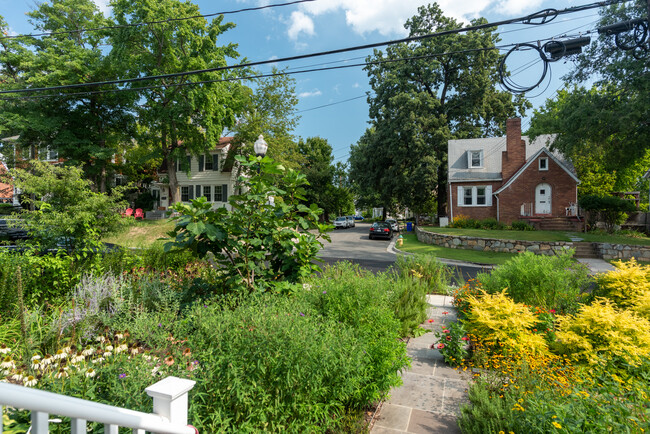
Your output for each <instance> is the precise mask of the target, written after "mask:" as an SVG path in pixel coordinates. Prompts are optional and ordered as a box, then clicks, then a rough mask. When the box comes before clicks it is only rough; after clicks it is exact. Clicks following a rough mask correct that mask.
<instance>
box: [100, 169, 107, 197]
mask: <svg viewBox="0 0 650 434" xmlns="http://www.w3.org/2000/svg"><path fill="white" fill-rule="evenodd" d="M99 192H100V193H106V162H102V168H101V170H100V172H99Z"/></svg>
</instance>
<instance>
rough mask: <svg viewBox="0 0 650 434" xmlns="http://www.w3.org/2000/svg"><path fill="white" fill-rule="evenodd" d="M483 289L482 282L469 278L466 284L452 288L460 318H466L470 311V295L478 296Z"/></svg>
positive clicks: (454, 302)
mask: <svg viewBox="0 0 650 434" xmlns="http://www.w3.org/2000/svg"><path fill="white" fill-rule="evenodd" d="M482 289H483V285H482V284H481V282H479V281H478V280H477V279H469V281H467V283H466V284H465V285H463V286H461V287H459V288H456V289H454V290H452V292H451V295H452V297H453V298H454V301H453V306H454V307H455V308H456V314H457V315H458V319H460V320H464V319H466V318H467V315H469V311H470V304H469V297H476V296H478V295H479V294H480V293H481V290H482Z"/></svg>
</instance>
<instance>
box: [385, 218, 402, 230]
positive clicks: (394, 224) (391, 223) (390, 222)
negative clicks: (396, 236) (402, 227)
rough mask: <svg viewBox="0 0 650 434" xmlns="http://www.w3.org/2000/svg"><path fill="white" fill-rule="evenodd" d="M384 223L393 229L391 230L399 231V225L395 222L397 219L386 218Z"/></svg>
mask: <svg viewBox="0 0 650 434" xmlns="http://www.w3.org/2000/svg"><path fill="white" fill-rule="evenodd" d="M386 223H388V224H389V225H390V228H391V229H392V230H393V232H399V225H398V224H397V220H395V219H386Z"/></svg>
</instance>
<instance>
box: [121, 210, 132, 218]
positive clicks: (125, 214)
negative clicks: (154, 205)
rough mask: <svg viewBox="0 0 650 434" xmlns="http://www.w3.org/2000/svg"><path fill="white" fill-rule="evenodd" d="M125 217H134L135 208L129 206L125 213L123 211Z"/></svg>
mask: <svg viewBox="0 0 650 434" xmlns="http://www.w3.org/2000/svg"><path fill="white" fill-rule="evenodd" d="M122 215H123V216H124V217H132V216H133V208H127V209H126V211H124V213H122Z"/></svg>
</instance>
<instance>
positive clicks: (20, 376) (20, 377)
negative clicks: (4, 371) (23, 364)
mask: <svg viewBox="0 0 650 434" xmlns="http://www.w3.org/2000/svg"><path fill="white" fill-rule="evenodd" d="M23 378H25V377H24V376H23V373H22V372H20V371H18V372H16V373H15V374H14V375H13V376H12V377H11V379H12V380H16V381H23Z"/></svg>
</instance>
